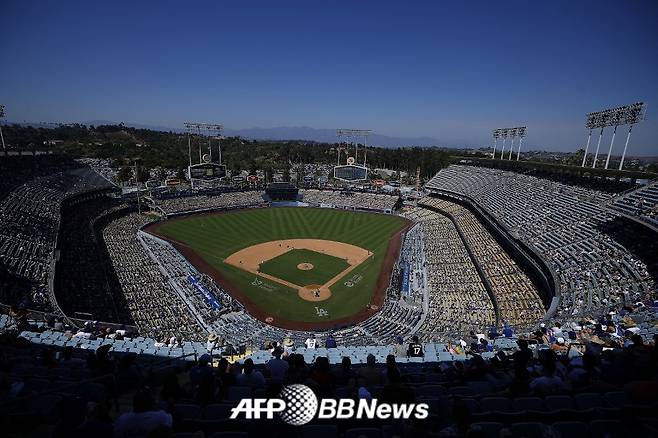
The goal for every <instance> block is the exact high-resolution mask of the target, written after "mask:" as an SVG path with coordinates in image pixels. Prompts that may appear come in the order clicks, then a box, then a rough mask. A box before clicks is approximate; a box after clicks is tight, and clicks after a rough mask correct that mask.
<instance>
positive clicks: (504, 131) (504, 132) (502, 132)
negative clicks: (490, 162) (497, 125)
mask: <svg viewBox="0 0 658 438" xmlns="http://www.w3.org/2000/svg"><path fill="white" fill-rule="evenodd" d="M508 132H509V129H507V128H503V129H501V130H500V134H501V136H502V137H503V149H502V150H501V151H500V159H501V160H502V159H503V157H504V156H505V142H506V141H507V133H508Z"/></svg>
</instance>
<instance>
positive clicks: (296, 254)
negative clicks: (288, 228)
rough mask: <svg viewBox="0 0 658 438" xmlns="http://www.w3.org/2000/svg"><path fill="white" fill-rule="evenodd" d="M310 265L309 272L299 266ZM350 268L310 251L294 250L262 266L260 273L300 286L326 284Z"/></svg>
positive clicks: (340, 261)
mask: <svg viewBox="0 0 658 438" xmlns="http://www.w3.org/2000/svg"><path fill="white" fill-rule="evenodd" d="M302 263H310V264H312V265H313V269H309V270H307V271H304V270H301V269H299V268H298V267H297V266H298V265H300V264H302ZM347 267H349V264H348V263H347V261H345V260H343V259H339V258H338V257H333V256H330V255H326V254H321V253H319V252H315V251H311V250H308V249H293V250H291V251H288V252H287V253H285V254H282V255H280V256H278V257H275V258H273V259H270V260H268V261H266V262H265V263H262V264H261V265H260V269H259V270H260V272H264V273H266V274H270V275H273V276H274V277H278V278H282V279H284V280H287V281H289V282H291V283H294V284H297V285H299V286H306V285H309V284H325V283H326V282H327V281H329V280H331V279H332V278H333V277H334V276H335V275H337V274H339V273H340V272H341V271H343V270H344V269H346V268H347Z"/></svg>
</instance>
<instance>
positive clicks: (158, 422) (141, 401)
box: [114, 389, 172, 438]
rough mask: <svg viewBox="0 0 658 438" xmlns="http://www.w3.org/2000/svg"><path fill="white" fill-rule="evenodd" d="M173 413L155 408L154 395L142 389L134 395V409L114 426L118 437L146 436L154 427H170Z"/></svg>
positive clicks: (121, 417)
mask: <svg viewBox="0 0 658 438" xmlns="http://www.w3.org/2000/svg"><path fill="white" fill-rule="evenodd" d="M171 424H172V418H171V414H168V413H166V412H164V411H162V410H157V411H156V410H155V408H154V402H153V397H151V394H150V393H149V392H148V391H146V390H144V389H142V390H139V391H137V393H136V394H135V396H134V397H133V411H132V412H129V413H126V414H123V415H121V416H120V417H119V419H118V420H117V422H116V424H115V426H114V436H115V437H116V438H123V437H125V438H128V437H130V438H133V437H146V436H148V435H149V434H150V433H151V432H152V431H153V430H154V429H156V428H159V427H161V426H164V427H166V428H170V427H171Z"/></svg>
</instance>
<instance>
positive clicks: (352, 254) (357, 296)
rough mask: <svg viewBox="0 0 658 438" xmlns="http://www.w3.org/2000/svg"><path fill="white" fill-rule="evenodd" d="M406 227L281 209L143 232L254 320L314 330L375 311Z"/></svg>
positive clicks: (391, 219) (372, 218)
mask: <svg viewBox="0 0 658 438" xmlns="http://www.w3.org/2000/svg"><path fill="white" fill-rule="evenodd" d="M406 224H407V220H406V219H403V218H401V217H399V216H392V215H386V214H375V213H363V212H354V211H346V210H335V209H315V208H287V207H282V208H268V209H251V210H240V211H233V212H222V213H213V214H202V215H192V216H185V217H178V218H173V219H169V220H166V221H163V222H159V223H156V224H154V225H152V226H150V227H148V229H147V230H148V231H149V232H150V233H152V234H155V235H157V236H159V237H161V238H164V239H167V240H169V241H170V242H171V243H172V244H173V245H174V246H176V248H177V249H178V250H179V251H180V252H181V253H182V254H183V255H185V256H186V257H187V258H188V260H189V261H190V262H191V263H193V264H194V265H195V266H196V267H197V268H198V269H199V270H200V271H202V272H205V273H207V274H208V275H210V276H212V277H213V278H215V280H216V281H217V282H219V283H220V284H221V285H222V286H223V287H224V288H226V289H227V290H228V291H229V292H231V294H233V295H234V296H235V297H237V298H238V299H240V300H241V301H243V302H244V304H245V306H246V307H247V309H248V310H249V311H250V313H252V314H253V315H254V316H256V317H258V318H259V319H261V320H263V321H265V320H267V322H268V323H270V324H273V325H277V326H280V327H290V328H300V327H304V326H305V325H307V326H308V327H309V328H322V327H332V326H336V325H339V324H348V323H352V322H357V321H359V320H362V319H364V318H366V317H367V316H369V315H371V314H373V313H375V312H376V309H378V308H379V307H381V303H382V302H383V299H384V291H385V288H386V287H387V286H388V278H389V276H390V271H391V269H392V266H393V264H394V262H395V259H396V256H397V254H396V252H397V251H398V250H399V245H400V242H399V234H400V232H401V231H402V230H403V228H404V227H405V226H406ZM353 278H359V281H358V284H355V283H354V281H353V280H351V279H353ZM319 302H321V303H319ZM320 304H321V306H322V309H323V312H318V311H317V310H316V306H317V305H320Z"/></svg>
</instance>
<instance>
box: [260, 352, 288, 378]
mask: <svg viewBox="0 0 658 438" xmlns="http://www.w3.org/2000/svg"><path fill="white" fill-rule="evenodd" d="M282 354H283V348H281V347H276V348H275V349H274V351H272V359H270V360H269V361H267V364H265V368H267V370H268V371H269V372H270V377H272V379H275V380H278V381H280V382H283V381H284V380H285V378H286V376H287V375H288V368H290V366H289V365H288V362H286V361H285V360H283V359H281V355H282Z"/></svg>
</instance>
